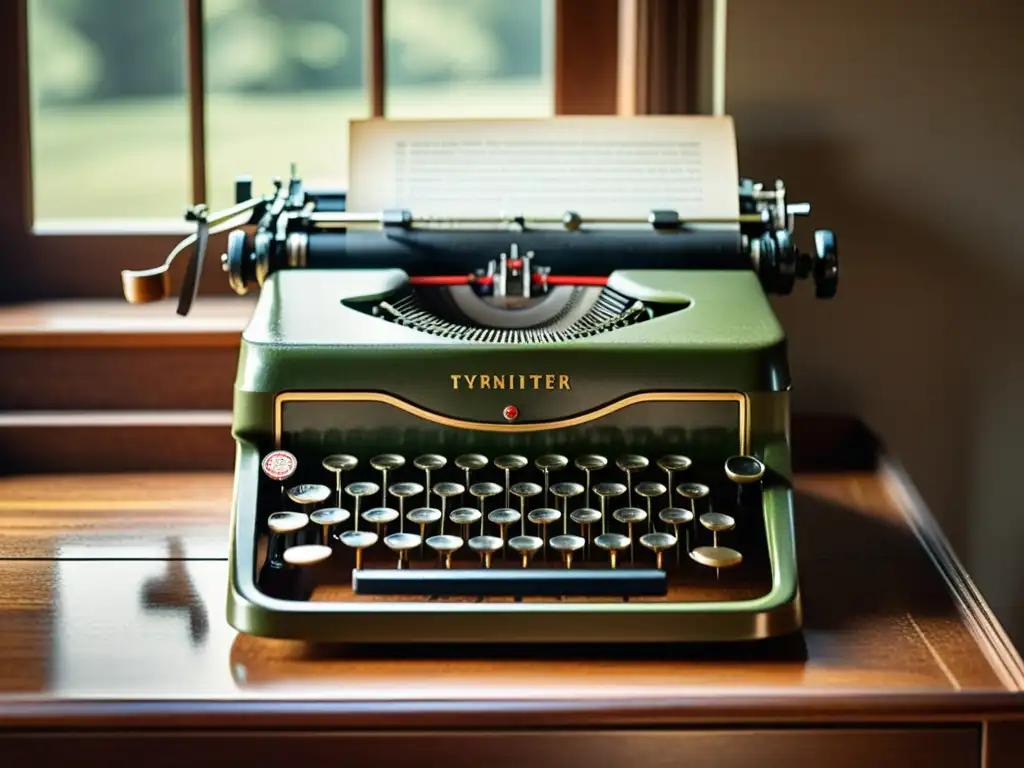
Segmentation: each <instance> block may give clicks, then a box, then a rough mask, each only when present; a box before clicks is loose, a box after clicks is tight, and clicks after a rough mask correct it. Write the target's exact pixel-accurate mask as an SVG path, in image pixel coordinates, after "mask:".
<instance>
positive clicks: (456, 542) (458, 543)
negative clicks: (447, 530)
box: [427, 518, 462, 568]
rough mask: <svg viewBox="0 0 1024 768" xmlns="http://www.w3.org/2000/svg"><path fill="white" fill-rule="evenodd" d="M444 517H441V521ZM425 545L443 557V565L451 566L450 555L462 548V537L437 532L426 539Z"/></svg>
mask: <svg viewBox="0 0 1024 768" xmlns="http://www.w3.org/2000/svg"><path fill="white" fill-rule="evenodd" d="M443 519H444V518H442V521H443ZM427 546H428V547H430V548H431V549H432V550H434V551H435V552H437V553H438V555H440V556H441V557H442V558H444V567H445V568H451V567H452V555H453V554H455V552H457V551H458V550H460V549H461V548H462V539H460V538H459V537H458V536H449V535H447V534H439V535H437V536H431V537H430V538H429V539H427Z"/></svg>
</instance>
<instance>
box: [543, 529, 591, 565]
mask: <svg viewBox="0 0 1024 768" xmlns="http://www.w3.org/2000/svg"><path fill="white" fill-rule="evenodd" d="M586 543H587V542H586V540H585V539H583V538H582V537H580V536H573V535H572V534H571V533H570V534H565V533H563V534H562V535H561V536H555V537H554V538H553V539H551V542H550V544H551V548H552V549H553V550H555V552H561V553H562V564H563V565H565V567H566V568H572V555H573V553H574V552H578V551H579V550H581V549H583V547H584V546H585V545H586Z"/></svg>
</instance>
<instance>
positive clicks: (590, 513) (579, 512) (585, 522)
mask: <svg viewBox="0 0 1024 768" xmlns="http://www.w3.org/2000/svg"><path fill="white" fill-rule="evenodd" d="M569 517H570V519H571V520H572V521H573V522H574V523H578V524H579V526H580V536H582V537H583V538H584V539H585V540H586V541H587V552H586V553H584V554H589V553H590V532H589V530H588V529H589V528H590V526H591V525H593V524H594V523H596V522H597V521H598V520H600V519H601V513H600V512H598V511H597V510H596V509H591V508H590V507H580V508H579V509H574V510H573V511H572V514H571V515H569Z"/></svg>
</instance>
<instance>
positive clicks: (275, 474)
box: [262, 451, 299, 482]
mask: <svg viewBox="0 0 1024 768" xmlns="http://www.w3.org/2000/svg"><path fill="white" fill-rule="evenodd" d="M298 466H299V462H298V460H297V459H296V458H295V456H294V455H292V454H291V453H289V452H288V451H272V452H271V453H268V454H267V455H266V456H264V457H263V464H262V467H263V474H265V475H266V476H267V477H269V478H270V479H271V480H277V481H278V482H284V481H285V480H287V479H288V478H289V477H291V476H292V475H294V474H295V469H296V468H297V467H298Z"/></svg>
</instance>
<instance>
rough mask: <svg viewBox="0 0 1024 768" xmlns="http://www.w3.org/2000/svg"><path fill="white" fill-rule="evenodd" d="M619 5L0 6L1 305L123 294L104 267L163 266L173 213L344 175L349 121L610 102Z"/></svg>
mask: <svg viewBox="0 0 1024 768" xmlns="http://www.w3.org/2000/svg"><path fill="white" fill-rule="evenodd" d="M653 1H654V0H649V2H653ZM658 3H659V4H661V5H665V6H666V7H668V6H673V5H674V4H675V3H674V0H673V2H668V0H658ZM687 4H688V5H694V6H695V5H696V3H692V4H691V3H687ZM641 5H643V4H641ZM627 6H629V4H628V3H625V4H623V3H622V2H621V0H516V2H514V3H513V2H508V0H160V1H159V2H138V0H11V1H10V2H5V3H0V39H2V40H3V42H4V45H0V62H2V64H3V65H4V66H3V68H2V69H0V98H4V100H5V102H6V103H8V104H17V105H19V106H20V107H21V108H20V109H17V110H13V111H11V110H8V111H4V112H3V113H2V114H0V173H3V175H4V178H7V179H13V180H16V182H17V181H21V182H22V183H16V182H15V183H9V184H5V185H3V186H2V187H0V234H2V236H3V237H4V238H5V242H6V243H7V252H8V253H9V254H17V257H16V258H15V259H14V260H13V264H10V265H8V267H9V268H8V270H7V280H5V281H3V283H2V284H0V298H3V299H5V300H10V299H12V298H13V299H31V298H38V297H46V298H59V297H63V296H108V297H111V298H113V297H117V296H119V287H120V286H119V281H118V273H119V271H120V270H121V269H123V268H141V267H147V266H153V265H155V264H157V263H159V261H160V260H162V258H163V257H164V255H166V253H167V252H168V250H169V249H170V248H171V247H172V246H173V244H174V243H175V242H176V241H177V239H178V238H179V237H180V235H181V232H182V231H183V230H184V229H185V224H184V222H183V221H182V217H181V214H182V212H183V209H184V207H185V206H186V205H188V204H190V203H192V202H195V201H206V202H208V203H209V204H210V205H211V206H213V207H214V208H216V207H218V206H222V205H224V204H225V203H228V202H230V200H231V198H232V196H233V194H232V183H233V180H234V177H235V176H236V175H238V174H251V175H252V176H253V177H254V179H255V181H256V184H257V189H260V190H262V189H266V188H267V185H268V184H269V181H270V179H271V178H272V177H273V176H276V175H284V174H286V173H287V171H288V166H289V164H290V163H291V162H292V161H294V162H296V163H297V164H298V167H299V171H300V175H301V176H302V177H303V178H304V179H306V180H307V181H309V182H310V183H316V184H330V185H339V184H344V179H345V175H346V168H345V165H346V159H347V158H346V155H347V146H346V144H347V142H346V130H347V122H348V120H349V119H351V118H355V117H362V116H367V115H373V114H384V115H386V116H393V117H440V116H445V117H488V116H543V115H551V114H563V113H574V114H609V113H614V112H615V111H616V105H617V93H618V90H619V80H620V79H621V77H622V71H623V70H622V67H621V66H620V64H621V62H620V61H619V52H620V49H621V47H622V46H620V25H619V19H620V13H621V11H620V8H621V7H627ZM663 26H664V25H663ZM665 31H666V33H667V34H669V35H670V36H671V35H674V34H675V31H674V30H671V29H669V28H668V27H665ZM634 53H635V55H636V56H637V59H636V60H637V61H640V60H641V58H640V57H642V53H640V52H634ZM634 64H635V62H634ZM634 70H635V68H634ZM627 87H632V85H631V84H629V83H627ZM217 247H219V245H218V244H217V243H213V244H211V249H214V250H213V252H214V253H216V250H215V249H216V248H217ZM210 261H211V262H212V263H211V264H210V269H211V273H212V272H214V271H215V270H216V264H215V261H216V260H215V259H214V260H210ZM223 282H224V281H223V280H217V279H216V278H214V279H212V280H204V292H211V291H217V290H220V291H224V292H226V291H227V287H226V286H225V285H223Z"/></svg>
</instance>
